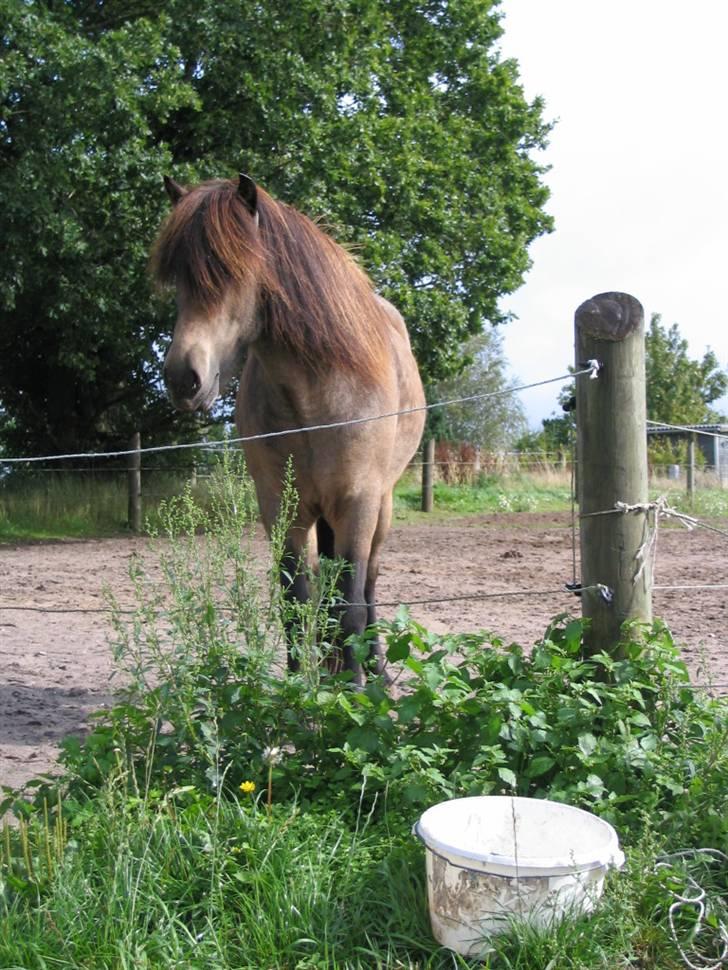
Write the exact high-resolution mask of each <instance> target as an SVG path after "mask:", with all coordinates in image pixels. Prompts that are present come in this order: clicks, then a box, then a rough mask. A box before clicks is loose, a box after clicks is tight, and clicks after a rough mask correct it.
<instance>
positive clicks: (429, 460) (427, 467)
mask: <svg viewBox="0 0 728 970" xmlns="http://www.w3.org/2000/svg"><path fill="white" fill-rule="evenodd" d="M434 473H435V439H434V438H428V439H427V440H426V441H425V443H424V445H423V446H422V505H421V508H422V511H423V512H432V508H433V504H434V499H433V483H434V480H435V474H434Z"/></svg>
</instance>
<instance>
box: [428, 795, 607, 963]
mask: <svg viewBox="0 0 728 970" xmlns="http://www.w3.org/2000/svg"><path fill="white" fill-rule="evenodd" d="M413 831H414V833H415V834H416V835H417V836H418V837H419V838H420V839H422V841H423V842H424V843H425V847H426V850H427V853H426V857H427V895H428V901H429V906H430V920H431V922H432V932H433V934H434V936H435V939H436V940H437V941H438V942H439V943H442V944H443V945H444V946H446V947H449V948H450V949H451V950H456V951H457V952H458V953H462V954H463V955H465V956H474V955H476V954H477V953H478V952H479V951H480V950H482V949H483V945H484V937H487V936H488V935H490V934H493V933H499V932H502V931H503V930H505V929H507V928H508V925H509V923H511V922H512V921H513V920H514V919H515V920H525V921H527V922H529V923H530V924H531V925H533V926H536V927H542V928H546V927H549V926H551V925H553V924H554V923H555V922H558V921H559V920H561V919H563V918H564V917H566V916H577V915H580V914H582V913H588V912H591V910H592V909H593V908H594V905H595V903H596V900H597V899H598V898H599V896H600V895H601V893H602V890H603V888H604V877H605V875H606V874H607V870H608V869H610V868H618V869H619V868H621V867H622V865H623V864H624V854H623V853H622V851H621V850H620V848H619V840H618V838H617V833H616V832H615V831H614V829H613V828H612V826H611V825H609V823H608V822H605V821H603V820H602V819H600V818H597V816H596V815H592V814H591V813H590V812H585V811H583V810H582V809H580V808H573V807H572V806H570V805H562V804H561V803H559V802H551V801H548V800H546V799H538V798H515V797H509V796H507V795H494V796H478V797H475V798H456V799H453V800H452V801H449V802H441V803H440V804H439V805H434V806H433V807H432V808H429V809H428V810H427V811H426V812H425V813H424V814H423V815H422V817H421V818H420V820H419V822H418V823H417V824H416V825H415V827H414V829H413Z"/></svg>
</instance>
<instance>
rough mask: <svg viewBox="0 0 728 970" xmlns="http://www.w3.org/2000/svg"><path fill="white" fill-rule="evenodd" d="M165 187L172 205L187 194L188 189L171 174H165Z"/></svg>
mask: <svg viewBox="0 0 728 970" xmlns="http://www.w3.org/2000/svg"><path fill="white" fill-rule="evenodd" d="M164 187H165V189H166V190H167V195H168V196H169V198H170V200H171V202H172V205H177V203H178V202H179V200H180V199H181V198H183V197H184V196H185V195H187V189H183V188H182V186H181V185H180V184H179V182H175V180H174V179H171V178H170V177H169V175H165V176H164Z"/></svg>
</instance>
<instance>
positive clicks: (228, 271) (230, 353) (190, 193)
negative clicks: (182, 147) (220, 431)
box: [152, 175, 261, 411]
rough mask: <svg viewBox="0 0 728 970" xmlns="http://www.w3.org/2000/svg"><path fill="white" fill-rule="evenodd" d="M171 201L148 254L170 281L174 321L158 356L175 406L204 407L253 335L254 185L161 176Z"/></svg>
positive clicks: (234, 370)
mask: <svg viewBox="0 0 728 970" xmlns="http://www.w3.org/2000/svg"><path fill="white" fill-rule="evenodd" d="M165 187H166V189H167V194H168V195H169V197H170V199H171V201H172V205H173V208H172V212H171V213H170V215H169V216H168V218H167V220H166V222H165V224H164V226H163V227H162V230H161V232H160V235H159V238H158V240H157V243H156V245H155V249H154V253H153V256H152V267H153V270H154V272H155V275H156V276H157V278H158V279H159V280H160V282H162V283H167V284H171V285H173V286H174V288H175V291H176V297H177V321H176V323H175V327H174V334H173V337H172V343H171V345H170V347H169V350H168V352H167V356H166V358H165V362H164V380H165V383H166V385H167V389H168V391H169V396H170V398H171V400H172V403H173V404H174V406H175V407H177V408H179V409H180V410H183V411H195V410H198V409H203V410H206V409H208V408H210V407H211V406H212V404H213V402H214V401H215V399H216V398H217V397H218V396H219V395H220V394H221V393H223V392H224V390H225V388H226V387H227V385H228V384H229V383H230V381H231V380H232V379H233V378H235V377H237V375H238V374H239V373H240V369H241V367H242V362H243V357H244V354H245V348H246V347H247V346H248V344H250V343H251V342H252V341H253V340H254V339H255V338H256V336H257V332H258V329H259V323H258V319H257V314H256V303H257V290H258V287H257V272H256V270H257V269H258V266H259V263H260V258H261V257H260V248H259V245H258V241H257V234H258V208H257V189H256V186H255V183H254V182H253V181H252V179H250V178H248V177H247V176H245V175H241V176H240V178H239V180H238V181H237V183H236V182H227V181H214V182H207V183H203V184H202V185H198V186H197V187H196V188H193V189H190V190H186V189H184V188H182V187H181V186H180V185H178V184H177V183H176V182H175V181H174V180H173V179H170V178H165Z"/></svg>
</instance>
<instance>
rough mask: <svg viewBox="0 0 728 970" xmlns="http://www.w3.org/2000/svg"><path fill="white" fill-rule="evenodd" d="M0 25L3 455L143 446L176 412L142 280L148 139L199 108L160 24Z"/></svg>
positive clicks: (161, 166)
mask: <svg viewBox="0 0 728 970" xmlns="http://www.w3.org/2000/svg"><path fill="white" fill-rule="evenodd" d="M2 10H3V18H2V19H3V32H2V51H3V56H2V58H1V59H0V132H1V134H2V139H1V141H0V158H1V159H2V165H1V166H0V199H2V206H1V207H0V213H1V214H0V233H1V234H2V237H3V240H4V243H5V256H4V259H3V265H2V268H1V269H0V400H2V405H3V408H4V409H5V411H6V412H7V413H8V414H9V415H11V416H12V419H13V420H12V422H4V423H3V425H2V431H3V443H4V444H5V446H6V447H7V448H8V449H10V450H13V451H17V452H19V453H27V452H28V451H30V452H31V453H32V452H36V451H37V450H41V449H47V448H51V449H53V450H56V451H60V452H63V451H65V450H78V446H79V445H82V446H83V450H87V449H93V448H95V447H98V446H104V445H106V446H108V445H109V443H113V444H117V443H118V441H119V439H120V438H121V439H124V440H125V439H127V438H128V436H129V435H130V434H131V432H132V431H134V430H139V429H140V428H141V429H142V430H143V431H144V432H145V435H146V436H147V438H149V436H150V435H153V434H154V432H155V431H158V430H159V425H160V421H161V422H162V423H163V419H162V418H161V417H160V412H161V413H165V412H167V411H168V408H167V407H165V406H164V402H163V398H162V395H161V393H160V388H159V377H158V373H157V371H156V360H157V356H158V353H157V350H156V346H155V345H156V341H157V340H158V339H159V335H160V331H162V330H163V326H162V325H161V324H160V322H159V320H158V319H155V317H156V316H158V314H156V313H155V309H154V305H153V302H152V300H151V296H150V290H149V287H148V285H147V284H146V281H145V269H144V267H145V264H146V253H147V250H148V245H149V241H150V239H151V238H152V234H153V232H154V230H155V227H156V226H157V224H158V222H159V220H160V218H161V216H162V213H163V210H164V206H163V202H162V199H161V197H160V193H159V192H158V191H157V186H158V185H159V184H160V182H159V180H160V179H161V177H162V173H163V172H164V171H166V170H167V169H168V168H169V164H170V153H169V149H168V147H167V146H166V145H164V144H160V143H159V142H158V141H157V138H156V134H155V128H156V127H157V126H158V125H159V124H160V123H162V122H163V121H164V120H165V119H167V118H169V117H170V115H171V114H172V112H174V111H176V110H178V109H179V108H180V107H181V106H182V105H183V104H186V105H192V104H193V103H195V95H194V92H193V91H192V89H191V88H190V86H189V85H188V84H186V83H185V81H184V79H183V77H182V72H181V68H180V65H179V61H178V58H176V57H174V56H173V50H172V48H170V46H169V43H168V41H166V40H165V37H164V31H163V30H162V29H161V23H162V21H160V22H159V23H158V24H156V25H155V24H152V23H151V22H149V21H146V20H137V21H135V22H133V23H129V24H121V25H119V26H118V28H117V29H114V30H113V31H108V32H106V33H105V34H104V35H103V36H102V37H99V38H98V39H97V40H94V41H92V40H91V39H90V38H88V37H86V36H84V35H83V33H81V32H79V30H78V25H77V24H74V22H73V17H72V16H71V7H70V6H65V5H64V7H63V9H62V11H60V12H59V13H57V14H54V13H52V8H51V7H50V6H48V5H43V4H39V3H24V2H21V0H3V3H2Z"/></svg>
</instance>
